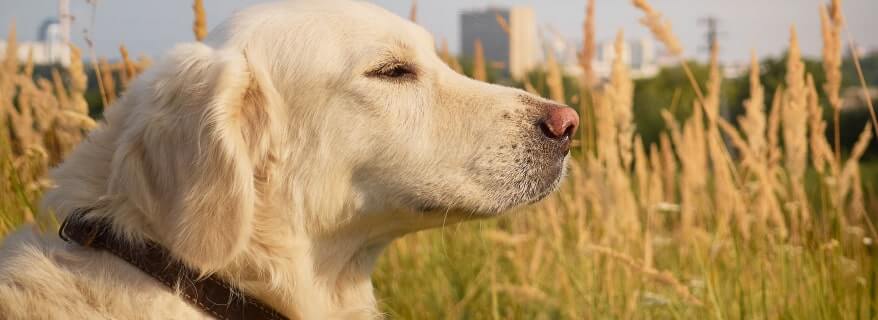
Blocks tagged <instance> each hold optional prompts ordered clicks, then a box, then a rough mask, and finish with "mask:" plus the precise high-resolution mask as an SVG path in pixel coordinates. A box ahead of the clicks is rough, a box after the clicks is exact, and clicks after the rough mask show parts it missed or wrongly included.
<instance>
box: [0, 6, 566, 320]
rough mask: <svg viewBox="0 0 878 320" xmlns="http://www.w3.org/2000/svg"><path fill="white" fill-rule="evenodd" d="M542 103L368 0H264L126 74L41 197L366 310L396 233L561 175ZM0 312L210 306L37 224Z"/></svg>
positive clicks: (201, 260)
mask: <svg viewBox="0 0 878 320" xmlns="http://www.w3.org/2000/svg"><path fill="white" fill-rule="evenodd" d="M398 66H402V67H401V69H400V68H397V67H398ZM395 68H396V69H395ZM394 70H395V71H394ZM399 70H403V71H404V72H400V71H399ZM394 72H396V74H394ZM547 104H548V102H546V101H544V100H541V99H539V98H537V97H533V96H530V95H528V94H526V93H524V92H522V91H520V90H515V89H510V88H504V87H500V86H494V85H489V84H485V83H481V82H477V81H474V80H471V79H468V78H466V77H464V76H462V75H458V74H456V73H455V72H454V71H452V70H450V69H449V68H448V67H447V66H446V65H445V64H444V63H443V62H442V61H441V60H440V59H439V58H438V56H437V55H436V53H435V49H434V43H433V39H432V38H431V36H430V35H429V34H428V33H427V32H426V31H424V30H423V29H421V28H420V27H418V26H417V25H415V24H413V23H410V22H408V21H405V20H403V19H401V18H399V17H397V16H394V15H392V14H390V13H388V12H386V11H384V10H383V9H380V8H378V7H376V6H374V5H371V4H368V3H361V2H350V1H336V0H331V1H325V0H319V1H318V0H304V1H293V2H284V3H274V4H266V5H260V6H256V7H253V8H250V9H247V10H244V11H242V12H240V13H237V14H236V15H235V16H234V17H233V18H232V19H230V20H229V21H227V22H225V23H223V24H222V25H221V26H220V27H218V29H217V30H215V31H214V32H212V33H211V35H210V36H209V38H208V39H207V41H206V42H205V43H203V44H202V43H192V44H183V45H179V46H177V47H176V48H174V49H173V50H172V51H171V52H170V53H169V54H168V56H167V57H166V58H165V59H164V60H163V61H162V62H161V63H159V64H158V65H156V66H154V67H152V68H151V70H149V71H148V72H147V73H146V74H144V75H142V76H141V77H140V78H139V79H138V80H137V81H136V82H134V83H133V84H132V85H131V87H130V88H129V90H128V92H127V93H126V94H125V96H124V97H122V98H121V99H120V100H119V101H118V102H117V103H116V104H115V105H114V106H113V107H112V108H110V109H109V110H108V111H107V113H106V121H105V123H104V124H103V125H102V126H101V127H100V128H99V129H97V130H95V131H94V132H92V133H91V134H90V135H89V137H88V138H87V139H86V140H85V141H84V142H83V143H82V144H81V145H80V146H79V147H77V148H76V149H75V150H74V151H73V153H72V154H71V155H70V156H69V158H68V159H67V161H66V162H64V163H63V164H62V165H61V166H60V167H59V168H57V169H56V170H55V171H54V172H53V175H52V176H53V179H54V182H55V183H56V186H55V187H54V188H53V189H52V190H50V191H49V192H48V193H47V194H46V196H45V199H44V210H45V211H46V212H53V213H56V214H57V215H58V216H59V217H61V218H64V217H65V216H66V215H68V214H70V213H71V212H72V211H74V210H75V209H78V208H95V210H94V211H93V212H92V214H91V217H92V218H95V217H105V218H108V219H110V221H111V222H112V225H113V227H114V229H115V231H116V232H118V233H119V234H122V235H124V237H125V238H127V239H128V240H129V241H135V242H136V241H141V240H143V239H150V240H153V241H156V242H158V243H160V244H162V245H163V246H165V247H166V248H168V249H169V250H170V252H171V253H172V254H173V255H174V257H176V258H177V259H180V260H181V261H183V262H184V263H186V264H187V265H189V266H191V267H193V268H196V269H197V270H200V271H202V272H204V273H205V274H217V275H219V276H221V277H222V278H224V279H226V280H228V281H229V282H231V283H233V284H235V285H236V286H238V287H239V288H241V289H242V290H244V291H245V292H247V293H249V294H251V295H253V296H255V297H258V298H259V299H261V300H262V301H264V302H265V303H267V304H269V305H271V306H273V307H274V308H276V309H278V310H279V311H281V312H282V313H285V314H286V315H288V316H290V317H292V318H304V319H326V318H351V317H354V318H357V317H359V318H370V317H375V316H379V314H378V311H377V309H376V303H375V298H374V296H373V294H372V284H371V281H370V277H369V274H370V272H371V268H372V266H373V263H374V262H375V260H376V258H377V256H378V255H379V254H380V252H381V251H382V249H383V248H384V247H385V246H386V245H387V244H388V243H389V242H390V241H391V240H393V239H395V238H398V237H400V236H401V235H403V234H406V233H410V232H414V231H417V230H422V229H425V228H430V227H437V226H441V225H443V224H449V223H455V222H459V221H463V220H468V219H476V218H484V217H491V216H495V215H497V214H499V213H500V212H502V211H506V210H508V209H510V208H513V207H516V206H519V205H522V204H526V203H530V202H534V201H537V200H539V199H541V198H543V197H545V196H546V195H547V194H548V193H549V192H551V191H552V190H554V189H555V188H556V186H557V184H558V181H559V180H560V177H561V176H562V175H563V171H564V165H565V161H566V160H565V158H566V153H567V149H566V146H565V147H562V146H559V144H558V143H556V141H551V140H550V139H547V138H546V137H545V136H544V135H542V134H541V133H540V131H539V128H537V125H535V124H536V123H538V121H539V119H540V118H541V117H544V114H545V110H546V108H547V107H546V106H547ZM0 315H2V316H0V317H2V318H4V319H62V318H76V319H108V318H110V319H198V318H207V317H208V316H207V315H206V314H204V313H202V312H201V311H200V310H199V309H197V308H194V307H193V306H191V305H190V304H189V303H187V302H186V301H185V300H183V299H181V298H180V297H178V296H177V295H176V294H175V292H173V291H172V290H169V289H167V288H166V287H164V286H163V285H161V284H160V283H158V282H156V281H154V280H152V279H151V278H150V277H148V276H147V275H145V274H144V273H142V272H140V271H139V270H138V269H136V268H134V267H133V266H131V265H129V264H128V263H126V262H124V261H122V260H120V259H119V258H117V257H115V256H112V255H110V254H108V253H104V252H99V251H95V250H92V249H87V248H81V247H79V246H76V245H71V244H66V243H64V242H62V241H61V240H60V239H58V238H57V236H54V235H46V236H37V235H33V234H31V233H30V231H20V232H18V233H17V234H14V235H13V236H11V237H10V238H9V239H7V240H6V241H5V249H4V250H3V251H2V252H0Z"/></svg>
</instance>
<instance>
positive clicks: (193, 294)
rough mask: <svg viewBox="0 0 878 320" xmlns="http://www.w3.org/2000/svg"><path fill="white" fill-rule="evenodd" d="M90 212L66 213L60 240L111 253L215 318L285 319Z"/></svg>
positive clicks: (162, 249) (243, 294) (252, 299)
mask: <svg viewBox="0 0 878 320" xmlns="http://www.w3.org/2000/svg"><path fill="white" fill-rule="evenodd" d="M89 211H91V210H77V211H76V212H74V213H73V214H71V215H70V216H68V217H67V219H65V220H64V223H62V224H61V229H60V230H59V231H58V235H59V236H60V237H61V239H64V241H67V242H73V243H77V244H79V245H81V246H83V247H86V248H92V249H96V250H104V251H107V252H109V253H112V254H113V255H115V256H117V257H119V258H121V259H122V260H125V261H126V262H128V263H130V264H131V265H133V266H135V267H137V268H138V269H140V270H141V271H143V272H144V273H146V274H148V275H149V276H151V277H153V278H155V279H156V280H158V281H159V282H161V283H163V284H164V285H165V286H167V287H168V288H169V289H170V290H171V291H173V292H179V293H180V296H181V297H183V298H185V299H186V300H187V301H188V302H189V303H191V304H192V305H193V306H196V307H198V308H199V309H201V310H204V312H206V313H207V314H210V315H212V316H214V317H216V318H218V319H224V320H244V319H247V320H250V319H254V320H259V319H266V320H288V318H287V317H285V316H284V315H282V314H281V313H279V312H277V311H276V310H274V309H272V308H271V307H269V306H267V305H265V304H263V303H261V302H259V300H257V299H256V298H253V297H251V296H248V295H247V294H245V293H243V292H241V290H238V289H237V288H235V287H234V286H232V285H231V284H229V283H227V282H225V281H223V280H222V279H219V278H218V277H216V276H208V277H199V276H198V272H195V270H192V269H191V268H189V267H187V266H186V265H184V264H183V263H181V262H179V261H178V260H177V259H174V258H173V257H172V256H171V255H170V253H169V252H168V250H167V249H165V248H163V247H162V246H161V245H159V244H157V243H154V242H151V241H146V242H145V243H143V244H133V243H131V242H130V241H127V240H126V239H123V238H122V237H120V236H118V235H116V234H114V233H113V232H112V228H111V227H110V224H109V222H107V221H106V220H105V219H94V218H86V217H85V216H86V214H87V213H88V212H89Z"/></svg>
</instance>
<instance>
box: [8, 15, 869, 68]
mask: <svg viewBox="0 0 878 320" xmlns="http://www.w3.org/2000/svg"><path fill="white" fill-rule="evenodd" d="M372 1H373V2H375V3H377V4H379V5H381V6H383V7H385V8H387V9H389V10H391V11H393V12H395V13H397V14H400V15H403V16H407V15H408V11H409V7H410V5H411V1H409V0H372ZM825 1H828V0H652V1H651V3H652V4H653V5H654V6H655V7H656V8H657V9H659V10H661V11H662V12H664V13H665V15H666V17H668V18H669V19H670V20H671V21H672V22H673V24H674V30H675V31H676V33H677V34H678V35H679V37H680V38H681V40H682V41H683V43H684V44H685V45H686V50H687V53H688V55H690V56H699V57H703V56H704V55H703V54H702V53H699V52H698V51H697V49H698V48H699V47H701V46H702V45H703V44H704V40H703V34H704V28H702V27H701V26H699V25H698V23H697V21H698V18H699V17H703V16H708V15H713V16H716V17H718V18H719V19H720V29H721V31H723V36H722V38H720V40H721V46H722V48H723V49H722V50H723V53H722V55H723V59H724V60H726V61H728V60H734V61H741V60H745V59H746V58H747V57H748V55H749V52H750V50H751V49H756V50H757V52H758V53H759V54H760V55H763V56H764V55H777V54H780V53H781V52H783V50H784V48H785V47H786V43H787V39H788V38H789V35H788V34H789V26H790V25H792V24H796V25H797V27H798V29H799V33H800V38H801V41H802V47H803V50H804V52H805V54H807V55H812V56H816V55H819V54H820V47H821V40H820V19H819V15H818V11H817V6H818V4H820V3H823V2H825ZM70 2H71V9H72V13H73V15H74V16H75V22H74V27H73V29H72V30H73V32H72V38H73V40H74V42H75V43H77V44H80V45H82V44H83V43H84V41H83V38H84V36H83V34H84V33H83V30H84V29H85V28H87V27H89V26H90V25H91V23H92V10H91V7H90V6H89V5H87V4H86V1H85V0H70ZM257 2H262V0H206V1H205V7H206V9H207V16H208V24H209V26H210V27H213V26H215V25H216V24H218V23H219V21H221V20H222V19H224V18H226V17H228V16H229V15H230V14H232V13H233V12H234V11H235V10H238V9H241V8H244V7H246V6H248V5H250V4H253V3H257ZM55 3H56V2H55V1H52V0H0V30H2V29H5V28H6V27H7V26H9V25H10V23H11V22H12V21H13V19H14V20H15V21H16V24H17V25H18V35H19V39H21V40H22V41H28V40H34V39H35V38H36V36H37V35H36V33H37V28H38V26H39V25H40V23H41V22H42V21H43V20H44V19H45V18H47V17H51V16H55V15H56V4H55ZM97 3H98V5H97V9H96V11H95V12H96V15H94V27H93V28H91V29H92V38H93V39H94V42H95V46H96V48H97V50H98V53H99V54H100V55H106V56H109V57H116V56H118V51H117V48H118V45H119V44H120V43H123V42H124V43H125V45H127V46H128V49H129V51H131V52H132V53H133V54H135V55H137V54H141V53H143V54H148V55H151V56H156V55H160V54H162V53H163V52H164V51H166V50H167V49H169V48H170V47H171V46H173V45H174V44H175V43H179V42H185V41H191V40H192V39H193V36H192V9H191V1H187V0H148V1H142V0H112V1H102V0H98V1H97ZM584 3H585V1H584V0H545V1H535V0H530V1H526V0H490V1H488V0H420V1H419V5H418V7H419V16H418V17H419V22H420V23H421V24H422V25H423V26H425V27H426V28H427V29H428V30H430V31H431V32H433V33H434V34H435V35H436V37H437V39H441V38H447V39H448V41H449V44H450V46H451V49H452V50H453V51H455V52H456V51H457V50H458V48H459V47H460V43H459V41H460V40H459V38H460V31H459V18H458V12H459V11H461V10H463V9H473V8H480V7H485V6H488V5H495V6H508V5H526V6H530V7H533V8H534V10H535V11H536V13H537V19H538V23H539V24H540V25H541V26H551V27H552V28H554V29H557V30H559V31H560V32H561V33H563V34H565V35H566V36H567V37H568V38H571V39H575V40H577V41H578V39H580V38H581V25H582V20H583V13H584ZM844 12H845V14H846V16H847V23H848V25H849V28H850V31H851V34H852V35H853V37H854V38H855V39H856V41H857V42H858V43H859V44H861V45H862V46H863V47H865V48H867V49H878V19H876V18H875V14H876V13H878V0H845V1H844ZM639 16H640V14H639V12H637V11H636V10H635V9H634V8H633V7H632V6H631V5H630V3H629V1H627V0H597V32H598V39H599V40H607V39H611V38H612V35H613V34H615V32H616V30H618V29H619V28H624V29H625V31H626V34H627V35H628V36H629V37H630V38H633V37H639V36H642V35H645V34H646V32H647V31H646V30H645V29H644V28H643V27H642V26H640V25H639V24H638V23H637V19H638V17H639ZM0 34H5V30H4V31H3V32H0ZM2 37H3V38H5V36H2Z"/></svg>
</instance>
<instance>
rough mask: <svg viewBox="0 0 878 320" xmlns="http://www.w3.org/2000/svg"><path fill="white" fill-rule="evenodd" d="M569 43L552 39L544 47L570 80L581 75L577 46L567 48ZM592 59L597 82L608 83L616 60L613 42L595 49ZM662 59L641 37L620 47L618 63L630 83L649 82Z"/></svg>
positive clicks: (653, 45)
mask: <svg viewBox="0 0 878 320" xmlns="http://www.w3.org/2000/svg"><path fill="white" fill-rule="evenodd" d="M571 43H572V42H569V41H566V40H564V39H562V38H560V36H556V37H555V38H554V39H553V40H552V42H551V43H550V44H549V45H548V47H550V48H552V49H553V52H554V54H555V56H556V58H558V61H559V63H561V64H562V65H563V66H564V72H566V73H567V74H570V75H572V76H580V75H582V66H581V65H580V64H579V57H578V56H577V54H578V52H579V50H581V47H582V46H581V45H578V46H571V45H570V44H571ZM595 51H596V52H595V56H594V59H592V61H591V63H592V69H593V70H594V72H595V75H596V76H597V77H598V78H599V79H604V80H605V79H609V78H610V73H611V72H612V71H613V61H614V60H615V59H616V48H615V41H604V42H600V43H598V44H597V45H596V48H595ZM661 59H662V56H661V55H660V54H659V52H658V51H657V50H656V47H655V44H654V42H653V40H652V38H649V37H643V38H639V39H637V40H629V41H626V42H625V44H624V46H623V47H622V62H624V63H625V65H627V66H628V69H629V70H630V75H631V77H632V78H634V79H641V78H650V77H653V76H655V75H656V74H658V72H659V70H660V69H661V67H662V66H663V65H662V64H661V62H662V60H661Z"/></svg>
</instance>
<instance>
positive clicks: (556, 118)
mask: <svg viewBox="0 0 878 320" xmlns="http://www.w3.org/2000/svg"><path fill="white" fill-rule="evenodd" d="M540 126H541V127H542V129H543V133H544V134H545V135H546V136H547V137H549V138H551V139H555V140H562V139H567V138H570V137H571V136H572V135H573V132H575V131H576V127H578V126H579V115H578V114H576V111H574V110H573V109H572V108H570V107H566V106H559V105H549V106H548V107H547V110H546V117H545V118H544V119H543V120H542V122H541V123H540Z"/></svg>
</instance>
